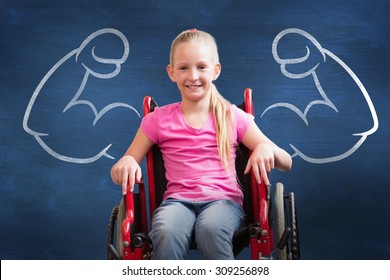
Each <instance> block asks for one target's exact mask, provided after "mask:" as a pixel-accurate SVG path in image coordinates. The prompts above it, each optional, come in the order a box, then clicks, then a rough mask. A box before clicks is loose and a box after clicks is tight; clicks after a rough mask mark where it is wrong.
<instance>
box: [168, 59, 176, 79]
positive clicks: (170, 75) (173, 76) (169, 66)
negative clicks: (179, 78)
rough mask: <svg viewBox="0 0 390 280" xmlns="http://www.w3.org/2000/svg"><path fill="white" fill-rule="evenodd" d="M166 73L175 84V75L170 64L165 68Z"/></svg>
mask: <svg viewBox="0 0 390 280" xmlns="http://www.w3.org/2000/svg"><path fill="white" fill-rule="evenodd" d="M167 73H168V76H169V78H170V79H171V81H172V82H174V83H176V79H175V75H174V73H173V67H172V65H171V64H168V66H167Z"/></svg>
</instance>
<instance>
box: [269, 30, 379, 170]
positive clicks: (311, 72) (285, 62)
mask: <svg viewBox="0 0 390 280" xmlns="http://www.w3.org/2000/svg"><path fill="white" fill-rule="evenodd" d="M288 34H298V35H301V36H303V37H305V38H307V39H309V40H310V41H311V43H312V44H313V45H314V46H315V47H316V48H317V50H318V51H319V52H320V53H321V55H322V58H323V63H325V62H326V59H328V60H329V59H332V60H334V61H335V62H336V63H337V64H338V65H340V66H341V67H342V68H343V69H344V70H345V72H347V73H348V75H349V76H350V77H351V78H352V79H353V81H354V82H355V83H356V85H357V86H358V87H359V89H360V92H361V93H362V94H363V96H364V99H365V101H366V102H367V105H368V107H369V110H370V113H371V117H372V121H373V126H372V127H371V128H370V129H369V130H367V131H365V132H359V133H353V134H352V135H353V136H356V137H359V139H358V141H357V142H356V143H355V144H354V145H353V146H352V147H350V148H348V149H347V151H345V152H344V153H342V154H339V155H336V156H332V157H315V158H314V157H310V156H308V155H306V154H305V153H304V152H302V151H301V149H300V148H299V147H296V146H295V145H293V144H291V143H290V146H291V147H292V149H293V150H294V152H295V153H294V154H293V156H299V157H301V158H302V159H303V160H305V161H307V162H311V163H328V162H334V161H338V160H342V159H344V158H346V157H348V156H350V155H351V154H352V153H354V152H355V151H356V150H357V149H358V148H359V147H360V146H361V145H362V144H363V142H364V141H365V140H366V138H367V137H368V136H369V135H371V134H373V133H374V132H375V131H376V130H377V129H378V126H379V121H378V116H377V114H376V110H375V107H374V105H373V103H372V101H371V98H370V96H369V94H368V92H367V90H366V89H365V87H364V85H363V84H362V82H361V81H360V80H359V78H358V77H357V76H356V74H355V73H354V72H353V71H352V69H351V68H349V67H348V65H346V64H345V63H344V62H343V61H342V60H341V59H340V58H339V57H337V56H336V55H335V54H334V53H332V52H331V51H329V50H327V49H325V48H323V47H322V46H321V45H320V43H319V42H318V41H317V40H316V39H315V38H314V37H313V36H312V35H310V34H309V33H307V32H306V31H304V30H301V29H297V28H289V29H285V30H283V31H281V32H280V33H279V34H278V35H277V36H276V37H275V39H274V41H273V43H272V54H273V57H274V59H275V61H276V62H277V63H279V64H280V69H281V72H282V73H283V75H285V76H286V77H288V78H291V79H302V78H305V77H309V76H311V78H312V79H313V82H314V84H315V86H316V88H317V90H318V93H319V97H320V98H319V99H316V100H312V101H310V102H309V104H307V106H306V107H305V109H304V110H303V111H302V110H300V109H299V108H298V107H297V106H295V105H294V104H291V103H286V102H280V103H276V104H273V105H271V106H269V107H268V108H266V109H265V110H264V112H263V113H262V117H263V116H264V115H265V114H266V113H267V112H268V111H270V110H272V109H275V108H287V109H290V110H291V111H293V112H294V113H296V114H297V115H298V116H299V117H300V118H301V120H302V121H303V122H304V123H305V124H306V125H307V126H309V119H308V112H309V110H310V109H311V108H312V107H313V106H326V107H329V108H330V109H331V110H333V111H335V112H338V109H337V107H336V106H335V105H334V103H333V102H332V101H331V100H330V98H329V97H328V95H327V94H326V92H325V91H324V89H323V87H322V85H321V82H320V78H319V77H318V75H317V72H316V70H317V68H319V67H321V63H317V64H315V65H314V66H313V67H311V68H310V69H308V70H307V71H305V72H303V73H292V72H291V71H288V70H287V66H292V65H295V64H296V65H298V64H302V63H304V62H306V61H307V60H308V58H309V56H310V49H309V48H308V47H307V46H306V54H305V55H304V56H302V57H297V58H281V57H280V56H279V54H278V48H277V47H278V44H279V41H280V40H281V39H282V38H283V37H284V36H285V35H288ZM325 117H326V116H325ZM336 137H337V136H336Z"/></svg>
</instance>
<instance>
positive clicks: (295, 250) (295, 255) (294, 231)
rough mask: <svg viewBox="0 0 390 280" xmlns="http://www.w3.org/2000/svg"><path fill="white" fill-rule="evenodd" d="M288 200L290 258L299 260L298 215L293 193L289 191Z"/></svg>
mask: <svg viewBox="0 0 390 280" xmlns="http://www.w3.org/2000/svg"><path fill="white" fill-rule="evenodd" d="M288 200H289V204H290V226H291V258H292V259H293V260H299V259H301V252H300V249H299V248H300V247H299V234H298V216H297V210H296V205H295V196H294V193H289V195H288Z"/></svg>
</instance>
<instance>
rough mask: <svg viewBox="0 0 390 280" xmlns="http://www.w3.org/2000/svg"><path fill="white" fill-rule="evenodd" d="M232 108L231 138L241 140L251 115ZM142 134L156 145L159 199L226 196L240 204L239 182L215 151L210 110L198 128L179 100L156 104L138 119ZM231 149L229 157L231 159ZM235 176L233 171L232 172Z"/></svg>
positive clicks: (213, 128)
mask: <svg viewBox="0 0 390 280" xmlns="http://www.w3.org/2000/svg"><path fill="white" fill-rule="evenodd" d="M231 109H232V112H233V123H234V128H233V139H236V141H237V143H239V142H241V140H242V138H243V137H244V134H245V132H246V130H247V128H248V127H249V125H250V124H251V123H252V122H253V116H252V115H250V114H248V113H245V112H244V111H242V110H241V109H239V108H237V106H235V105H232V106H231ZM141 129H142V131H143V132H144V133H145V135H146V136H147V137H148V138H149V139H150V140H151V141H152V142H153V143H155V144H157V145H158V146H159V147H160V150H161V153H162V155H163V159H164V164H165V169H166V178H167V180H168V185H167V190H166V192H165V194H164V198H163V199H167V198H174V199H181V200H187V201H210V200H217V199H228V200H233V201H234V202H236V203H238V204H240V205H242V199H243V194H242V191H241V188H240V186H239V185H238V183H237V182H235V180H232V179H231V178H230V177H229V176H228V175H227V174H226V171H225V169H224V167H223V165H222V163H221V159H220V156H219V154H218V148H217V140H216V136H215V135H216V130H215V122H214V114H212V113H211V114H210V117H209V119H208V121H207V122H206V123H205V124H204V125H203V127H201V128H199V129H195V128H193V127H191V126H190V125H189V124H188V123H187V121H186V119H185V117H184V115H183V112H182V111H181V103H173V104H170V105H166V106H163V107H157V108H155V110H154V111H153V112H151V113H150V114H148V115H146V116H145V117H144V118H143V119H142V122H141ZM235 158H236V153H235V149H234V150H233V151H232V160H235ZM233 175H234V177H233V178H236V176H235V175H236V174H235V173H234V174H233Z"/></svg>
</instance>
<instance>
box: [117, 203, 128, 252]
mask: <svg viewBox="0 0 390 280" xmlns="http://www.w3.org/2000/svg"><path fill="white" fill-rule="evenodd" d="M125 218H126V208H125V201H124V199H123V198H122V199H121V202H120V203H119V206H118V219H117V222H116V250H117V252H118V254H119V255H120V256H121V257H122V252H123V244H122V223H123V220H124V219H125Z"/></svg>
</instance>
